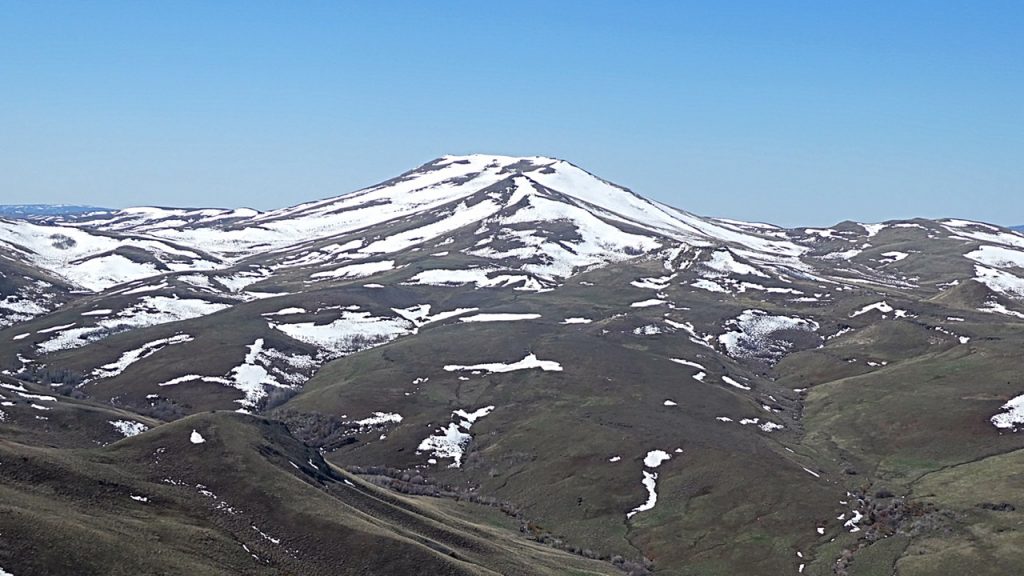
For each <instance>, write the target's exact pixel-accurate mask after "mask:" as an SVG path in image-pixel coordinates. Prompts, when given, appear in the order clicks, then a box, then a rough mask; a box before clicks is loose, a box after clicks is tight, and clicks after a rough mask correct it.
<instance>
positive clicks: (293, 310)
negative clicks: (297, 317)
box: [263, 307, 306, 316]
mask: <svg viewBox="0 0 1024 576" xmlns="http://www.w3.org/2000/svg"><path fill="white" fill-rule="evenodd" d="M305 313H306V309H305V308H298V307H291V308H282V309H280V310H278V311H277V312H265V313H264V314H263V315H264V316H288V315H290V314H305Z"/></svg>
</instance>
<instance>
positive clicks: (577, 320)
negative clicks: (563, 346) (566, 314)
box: [559, 317, 593, 324]
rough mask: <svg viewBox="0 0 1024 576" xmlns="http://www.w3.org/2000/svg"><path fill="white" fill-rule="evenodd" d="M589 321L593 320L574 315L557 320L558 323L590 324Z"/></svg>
mask: <svg viewBox="0 0 1024 576" xmlns="http://www.w3.org/2000/svg"><path fill="white" fill-rule="evenodd" d="M591 322H593V320H591V319H590V318H580V317H574V318H566V319H565V320H562V321H561V322H559V324H590V323H591Z"/></svg>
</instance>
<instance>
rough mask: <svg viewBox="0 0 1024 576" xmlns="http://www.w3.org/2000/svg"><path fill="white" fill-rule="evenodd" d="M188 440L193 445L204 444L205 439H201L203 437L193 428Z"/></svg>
mask: <svg viewBox="0 0 1024 576" xmlns="http://www.w3.org/2000/svg"><path fill="white" fill-rule="evenodd" d="M188 439H189V442H192V443H193V444H202V443H203V442H206V439H205V438H203V435H202V434H200V433H199V432H197V431H196V429H195V428H193V429H192V435H191V436H189V438H188Z"/></svg>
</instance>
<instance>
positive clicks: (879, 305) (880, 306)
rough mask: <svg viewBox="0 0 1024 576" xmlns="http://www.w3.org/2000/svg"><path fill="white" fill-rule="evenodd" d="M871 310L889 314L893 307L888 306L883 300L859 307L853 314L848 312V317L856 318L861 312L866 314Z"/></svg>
mask: <svg viewBox="0 0 1024 576" xmlns="http://www.w3.org/2000/svg"><path fill="white" fill-rule="evenodd" d="M872 310H876V311H878V312H881V313H882V314H889V313H890V312H892V311H893V307H892V306H890V305H889V303H888V302H886V301H884V300H883V301H881V302H875V303H874V304H868V305H867V306H865V307H863V308H861V309H860V310H858V311H856V312H854V313H853V314H850V318H856V317H857V316H860V315H861V314H867V313H868V312H871V311H872Z"/></svg>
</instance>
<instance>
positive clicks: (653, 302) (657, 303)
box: [629, 298, 668, 308]
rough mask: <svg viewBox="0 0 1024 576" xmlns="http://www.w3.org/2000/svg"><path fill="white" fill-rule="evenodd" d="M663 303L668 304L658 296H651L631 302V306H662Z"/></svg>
mask: <svg viewBox="0 0 1024 576" xmlns="http://www.w3.org/2000/svg"><path fill="white" fill-rule="evenodd" d="M661 304H668V302H667V301H665V300H659V299H657V298H651V299H649V300H641V301H640V302H633V303H632V304H630V305H629V306H630V308H650V307H651V306H660V305H661Z"/></svg>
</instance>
